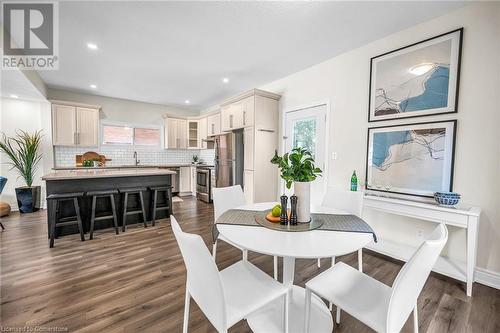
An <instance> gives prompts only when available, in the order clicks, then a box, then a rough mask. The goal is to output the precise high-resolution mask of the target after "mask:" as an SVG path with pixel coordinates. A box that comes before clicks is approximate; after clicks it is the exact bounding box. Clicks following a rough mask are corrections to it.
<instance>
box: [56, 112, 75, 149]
mask: <svg viewBox="0 0 500 333" xmlns="http://www.w3.org/2000/svg"><path fill="white" fill-rule="evenodd" d="M52 144H53V145H54V146H73V145H75V144H76V108H75V107H74V106H69V105H57V104H53V105H52Z"/></svg>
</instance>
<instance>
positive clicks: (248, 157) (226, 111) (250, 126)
mask: <svg viewBox="0 0 500 333" xmlns="http://www.w3.org/2000/svg"><path fill="white" fill-rule="evenodd" d="M279 98H280V96H278V95H276V94H272V93H269V92H265V91H262V90H257V89H254V90H251V91H248V92H246V93H243V94H241V95H239V96H236V97H233V98H230V99H228V100H226V101H225V102H223V103H222V105H221V107H222V113H221V123H222V124H223V131H224V130H225V127H226V130H229V131H231V130H234V129H238V128H244V130H243V146H244V148H243V155H244V166H243V169H244V175H243V178H244V186H245V189H244V192H245V198H246V199H247V201H248V200H250V201H249V202H250V203H253V202H266V201H275V200H277V197H278V168H277V167H276V166H275V165H274V164H272V163H271V162H270V161H271V158H272V157H273V155H274V152H275V150H277V149H278V122H279V121H278V116H279V107H278V100H279Z"/></svg>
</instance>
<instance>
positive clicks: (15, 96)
mask: <svg viewBox="0 0 500 333" xmlns="http://www.w3.org/2000/svg"><path fill="white" fill-rule="evenodd" d="M10 98H19V96H17V95H14V94H11V95H10Z"/></svg>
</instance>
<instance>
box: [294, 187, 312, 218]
mask: <svg viewBox="0 0 500 333" xmlns="http://www.w3.org/2000/svg"><path fill="white" fill-rule="evenodd" d="M293 189H294V192H295V195H296V196H297V220H298V222H302V223H304V222H309V221H310V220H311V182H294V183H293Z"/></svg>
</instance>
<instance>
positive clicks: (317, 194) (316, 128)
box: [282, 104, 326, 205]
mask: <svg viewBox="0 0 500 333" xmlns="http://www.w3.org/2000/svg"><path fill="white" fill-rule="evenodd" d="M284 133H285V137H284V139H285V145H284V147H285V152H289V151H290V150H292V149H293V148H295V147H302V148H306V149H308V150H309V151H311V153H312V154H313V156H314V161H315V165H316V166H317V167H319V168H321V170H322V171H323V177H318V178H316V180H315V181H314V182H313V183H312V184H311V203H312V204H313V205H319V204H320V203H321V201H322V199H323V194H324V185H325V183H326V180H325V179H324V178H325V176H326V171H325V155H326V105H325V104H323V105H318V106H314V107H310V108H305V109H300V110H296V111H291V112H287V113H285V130H284ZM282 186H284V185H282ZM292 189H293V188H292ZM290 192H291V191H290ZM287 193H289V191H287Z"/></svg>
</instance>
